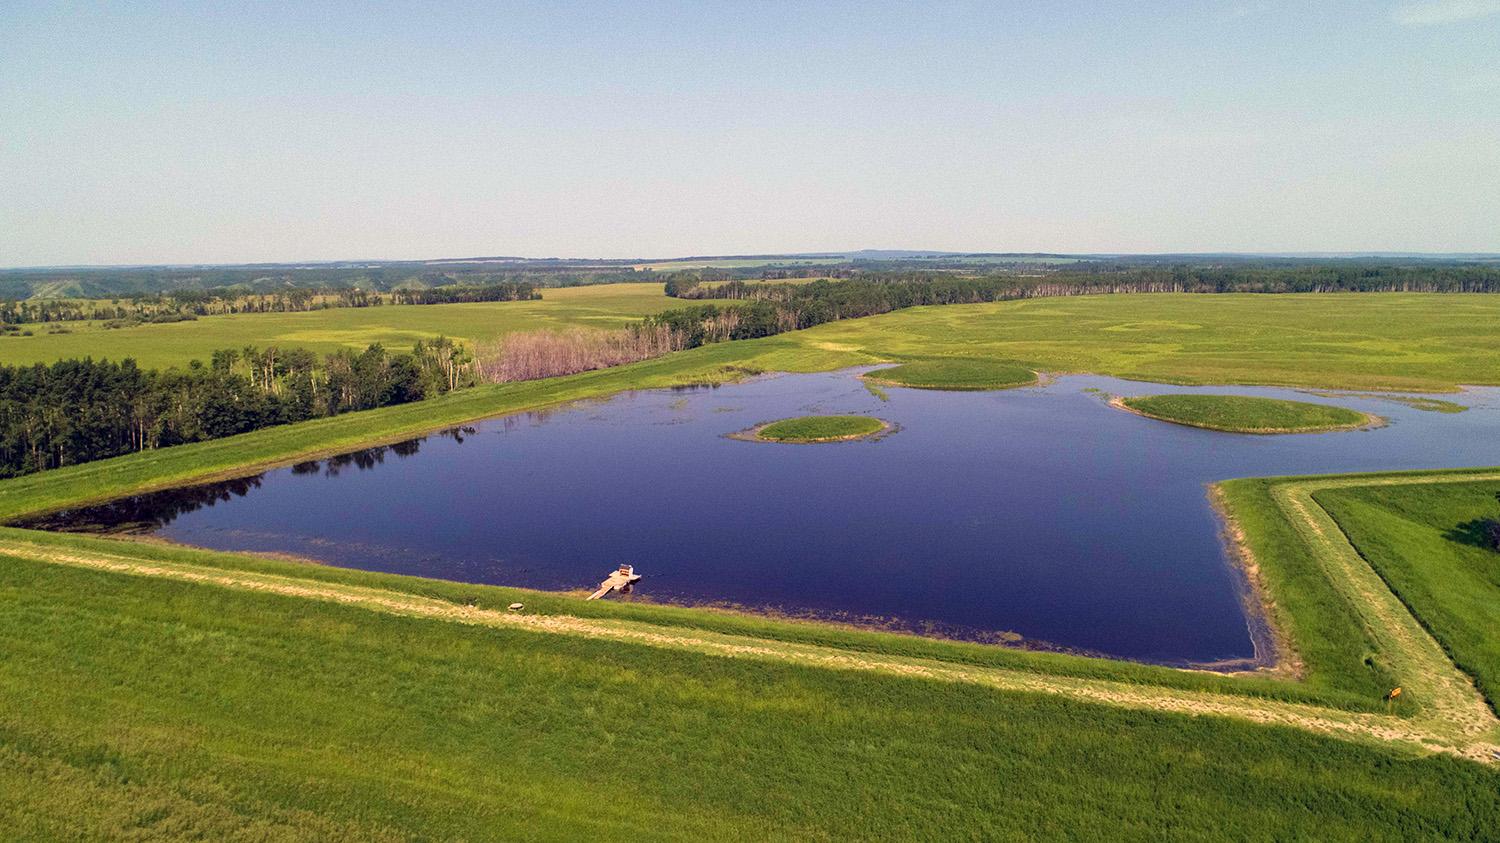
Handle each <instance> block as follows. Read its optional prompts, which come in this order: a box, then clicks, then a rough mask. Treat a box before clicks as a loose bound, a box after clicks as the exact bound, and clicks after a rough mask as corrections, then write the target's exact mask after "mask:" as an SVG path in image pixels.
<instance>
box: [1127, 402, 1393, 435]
mask: <svg viewBox="0 0 1500 843" xmlns="http://www.w3.org/2000/svg"><path fill="white" fill-rule="evenodd" d="M1111 403H1113V404H1115V405H1116V406H1118V407H1121V408H1123V409H1126V410H1130V411H1131V412H1134V413H1138V414H1140V415H1143V416H1146V417H1148V418H1153V419H1160V420H1161V421H1167V422H1172V423H1174V424H1185V425H1188V426H1190V427H1203V428H1207V429H1209V430H1223V431H1228V432H1230V433H1316V432H1319V431H1326V430H1354V429H1356V428H1361V427H1370V426H1372V425H1378V424H1380V423H1381V419H1380V418H1379V417H1378V416H1372V415H1370V414H1369V413H1361V412H1359V411H1357V410H1350V409H1347V408H1344V407H1335V406H1332V405H1329V404H1313V403H1310V402H1307V401H1286V400H1283V399H1280V398H1252V397H1249V396H1244V395H1143V396H1139V397H1135V398H1117V399H1115V400H1114V401H1113V402H1111Z"/></svg>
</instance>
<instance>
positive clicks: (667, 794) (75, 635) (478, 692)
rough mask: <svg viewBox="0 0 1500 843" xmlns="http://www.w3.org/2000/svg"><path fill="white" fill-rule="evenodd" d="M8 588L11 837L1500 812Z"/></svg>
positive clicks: (1167, 728) (1408, 768)
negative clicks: (883, 796)
mask: <svg viewBox="0 0 1500 843" xmlns="http://www.w3.org/2000/svg"><path fill="white" fill-rule="evenodd" d="M0 596H3V598H4V600H3V601H0V634H3V636H4V640H5V643H6V658H5V659H3V660H0V702H3V707H0V793H4V794H5V798H4V799H0V828H3V829H5V830H6V831H7V836H9V837H12V838H24V837H32V838H41V839H56V838H60V837H66V838H73V837H92V838H119V837H124V836H138V837H151V838H154V839H162V838H188V837H192V838H210V839H266V838H276V839H307V840H399V839H408V838H415V837H421V838H446V839H455V838H465V839H494V838H504V839H515V838H525V839H578V838H579V837H583V836H589V837H594V838H611V839H613V838H623V837H629V838H632V839H696V840H701V839H725V838H731V837H739V838H750V839H766V838H797V839H828V838H834V837H838V838H861V839H882V838H885V839H889V838H928V839H932V838H938V837H948V838H951V837H979V838H997V837H1027V836H1030V837H1037V836H1056V835H1068V836H1075V837H1083V838H1093V839H1105V838H1108V839H1153V840H1159V839H1170V838H1179V839H1181V838H1203V837H1216V838H1217V837H1241V838H1255V837H1264V836H1271V837H1282V838H1287V837H1305V838H1318V839H1324V840H1330V839H1351V840H1352V839H1369V836H1370V835H1371V833H1372V832H1373V833H1375V834H1377V835H1390V836H1393V837H1404V838H1407V839H1410V838H1430V837H1450V838H1475V839H1477V838H1480V837H1482V836H1484V834H1485V833H1486V829H1493V828H1494V827H1495V823H1496V822H1497V821H1500V804H1497V800H1500V797H1497V792H1500V788H1497V787H1496V782H1497V778H1496V777H1495V776H1494V774H1493V773H1492V771H1490V770H1488V769H1486V768H1482V767H1480V766H1478V765H1474V764H1469V763H1465V762H1462V761H1458V760H1454V759H1449V758H1446V757H1440V756H1434V757H1426V758H1412V759H1406V760H1401V759H1398V757H1396V756H1393V755H1392V754H1391V753H1389V752H1386V751H1383V750H1379V749H1372V748H1369V747H1365V746H1361V745H1358V744H1352V743H1347V742H1343V741H1339V740H1334V739H1330V738H1325V737H1319V736H1316V735H1311V734H1307V733H1305V732H1302V731H1299V730H1294V729H1287V728H1274V727H1273V728H1265V727H1258V726H1252V725H1249V724H1245V723H1240V722H1237V721H1235V720H1231V719H1222V718H1190V717H1182V716H1168V715H1161V714H1155V713H1151V712H1133V711H1125V710H1119V709H1112V708H1108V707H1100V706H1096V705H1087V704H1081V703H1075V702H1070V701H1068V700H1062V699H1054V698H1049V697H1045V696H1038V695H1033V694H1025V693H997V692H995V691H993V690H991V689H989V688H985V687H982V686H978V685H966V684H959V683H944V682H932V681H928V680H925V679H921V678H903V677H901V676H889V675H865V674H858V673H849V672H845V671H840V670H829V669H824V668H813V667H799V666H791V665H780V664H776V663H767V662H759V661H753V660H745V659H729V658H722V657H717V656H713V655H704V654H700V653H693V652H677V651H671V650H663V649H659V648H651V647H646V646H637V645H630V644H621V643H618V642H609V641H604V642H601V641H596V640H592V639H589V638H586V637H581V636H568V635H538V634H535V633H532V632H526V631H516V630H506V629H489V628H482V627H473V626H466V625H462V624H458V623H444V622H440V621H432V620H421V619H412V618H406V617H401V616H396V615H390V614H382V613H377V612H370V611H365V610H364V609H361V608H358V607H350V606H341V605H330V604H326V603H318V602H313V601H309V600H303V599H299V598H295V597H284V596H278V595H271V594H263V593H255V592H246V591H236V590H228V589H218V588H213V587H208V586H200V585H192V584H182V583H175V582H163V581H159V580H153V579H147V578H140V577H131V576H118V575H106V574H99V573H94V572H86V571H80V570H76V569H73V568H69V567H66V566H59V565H50V564H40V563H30V562H17V561H13V560H6V563H5V564H3V565H0ZM622 792H625V793H628V795H629V796H628V799H621V798H619V796H618V794H620V793H622ZM872 794H899V796H900V798H899V799H880V798H873V797H872Z"/></svg>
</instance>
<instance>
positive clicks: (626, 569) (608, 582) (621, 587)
mask: <svg viewBox="0 0 1500 843" xmlns="http://www.w3.org/2000/svg"><path fill="white" fill-rule="evenodd" d="M640 578H641V575H640V574H637V573H636V572H635V566H634V565H621V566H620V567H619V569H618V570H616V571H614V572H613V573H611V574H610V575H609V576H607V577H605V578H604V582H602V583H599V590H598V591H596V592H594V593H593V594H590V595H589V596H588V599H590V600H598V599H599V598H601V597H603V596H604V595H606V594H608V593H610V592H611V591H620V592H627V593H628V592H629V591H630V587H631V586H633V585H635V583H636V580H639V579H640Z"/></svg>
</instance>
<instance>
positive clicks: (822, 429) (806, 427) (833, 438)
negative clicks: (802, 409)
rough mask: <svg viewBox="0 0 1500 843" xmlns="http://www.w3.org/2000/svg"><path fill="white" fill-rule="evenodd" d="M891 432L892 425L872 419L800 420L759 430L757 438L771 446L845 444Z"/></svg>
mask: <svg viewBox="0 0 1500 843" xmlns="http://www.w3.org/2000/svg"><path fill="white" fill-rule="evenodd" d="M889 428H890V425H889V424H887V423H886V422H883V421H881V420H880V419H877V418H873V417H871V416H801V417H799V418H795V419H782V420H781V421H778V422H772V423H770V424H768V425H766V426H764V427H762V428H760V429H759V430H757V431H756V432H755V438H756V439H762V440H766V441H769V442H843V441H846V440H849V439H863V438H865V437H866V436H874V435H875V434H877V433H881V432H884V431H885V430H887V429H889Z"/></svg>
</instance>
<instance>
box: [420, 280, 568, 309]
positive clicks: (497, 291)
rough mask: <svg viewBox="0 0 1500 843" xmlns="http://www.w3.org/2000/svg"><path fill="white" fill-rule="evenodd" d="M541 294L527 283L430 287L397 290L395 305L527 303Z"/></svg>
mask: <svg viewBox="0 0 1500 843" xmlns="http://www.w3.org/2000/svg"><path fill="white" fill-rule="evenodd" d="M541 297H542V294H541V293H538V292H537V291H536V288H535V287H534V286H532V285H531V284H528V283H525V282H508V283H504V284H489V285H486V286H484V287H429V288H427V289H425V290H395V291H392V293H391V298H392V300H393V301H394V303H395V304H467V303H473V302H482V301H527V300H531V299H539V298H541Z"/></svg>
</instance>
